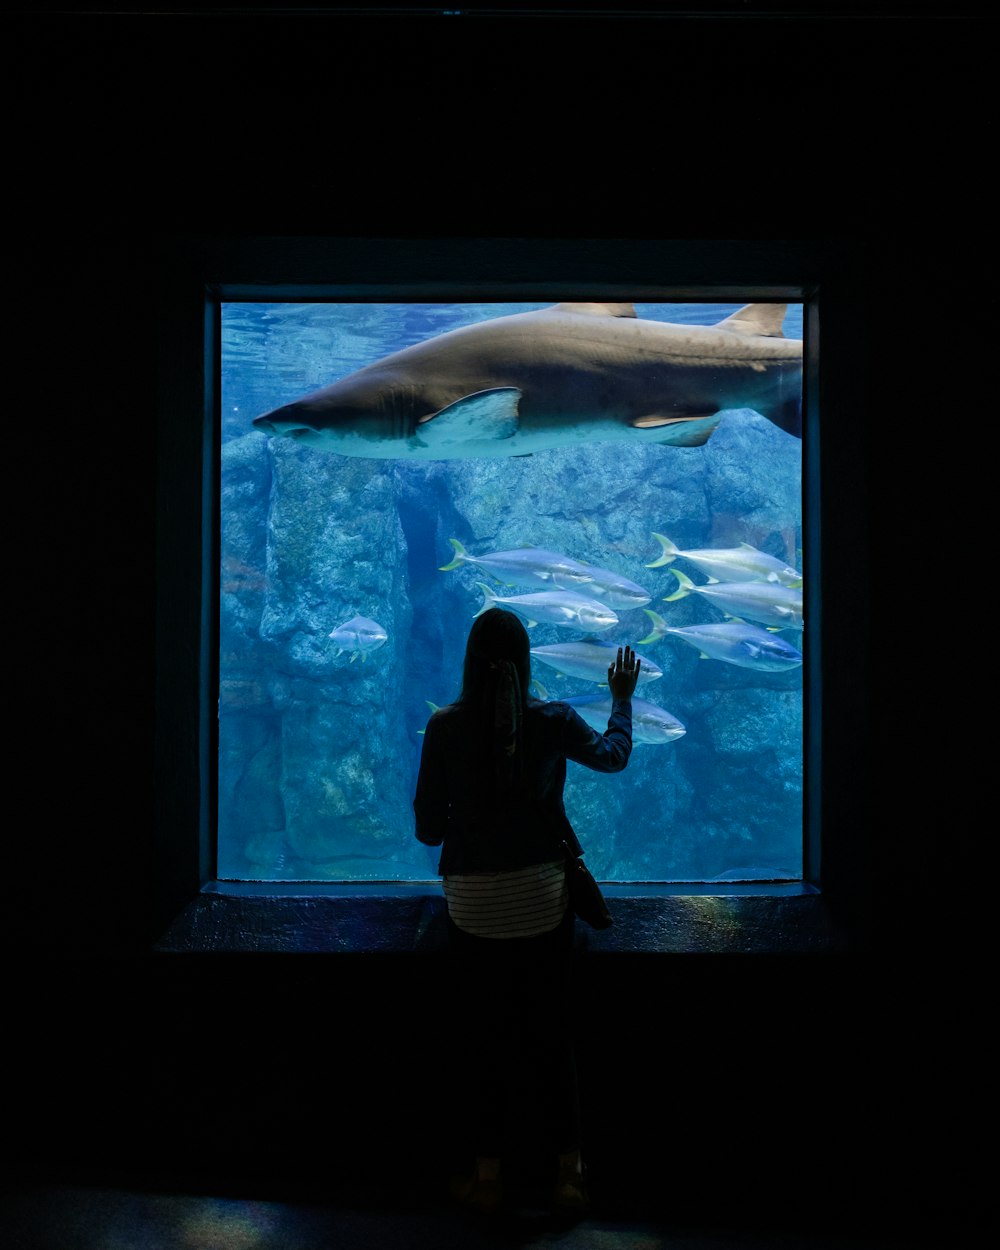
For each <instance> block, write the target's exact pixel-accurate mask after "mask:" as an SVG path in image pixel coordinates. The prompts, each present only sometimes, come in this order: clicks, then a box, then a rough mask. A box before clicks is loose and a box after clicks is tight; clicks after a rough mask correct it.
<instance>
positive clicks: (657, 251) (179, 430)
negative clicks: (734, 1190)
mask: <svg viewBox="0 0 1000 1250" xmlns="http://www.w3.org/2000/svg"><path fill="white" fill-rule="evenodd" d="M616 258H617V259H616ZM833 258H837V259H838V260H839V264H840V265H841V267H843V264H844V256H843V255H842V254H841V253H840V252H839V250H838V249H837V248H831V247H830V246H829V245H821V244H794V243H787V242H771V243H766V242H765V243H760V242H758V243H755V244H726V243H721V242H715V241H705V242H703V243H700V244H693V243H691V242H690V241H683V242H674V243H671V242H664V241H659V240H657V241H624V242H623V241H621V240H614V241H610V240H591V241H589V242H586V243H584V242H578V243H573V244H570V242H569V241H565V240H564V241H558V240H506V239H505V240H497V239H482V240H469V239H464V240H419V239H410V240H404V239H396V240H376V239H365V240H359V239H331V238H324V239H295V240H289V239H268V238H260V239H254V240H226V239H214V240H200V241H198V244H197V246H192V244H191V242H190V241H178V240H172V241H170V242H169V244H168V245H166V246H165V247H164V249H163V253H162V257H161V263H162V271H163V272H162V282H161V290H162V291H163V299H162V301H161V305H160V322H159V340H160V366H161V371H160V384H159V395H158V407H159V416H158V426H159V439H158V453H159V454H158V545H157V546H158V551H157V588H158V605H157V625H158V646H157V694H158V707H157V718H156V720H157V769H156V771H157V782H158V793H159V796H160V798H159V801H158V804H157V826H158V838H157V861H158V862H157V865H156V873H155V877H156V882H157V887H158V890H157V893H158V899H157V924H158V931H159V932H160V934H161V937H160V940H159V942H158V944H157V946H158V949H162V950H168V951H169V950H190V949H199V950H201V949H212V950H246V949H253V950H265V951H273V950H279V951H280V950H293V949H311V950H336V949H348V950H359V951H363V950H373V949H378V950H382V949H393V950H416V949H420V948H421V947H423V946H427V945H430V946H432V947H436V946H438V945H440V939H441V937H442V932H443V923H442V917H443V898H442V896H441V890H440V884H439V883H437V882H426V883H420V882H405V883H404V882H387V883H371V882H365V883H347V882H345V883H322V884H319V883H317V884H313V883H309V884H308V885H303V884H300V883H281V884H275V883H269V882H262V883H250V882H244V883H233V882H221V881H219V880H218V879H217V878H216V875H215V849H216V847H215V841H216V799H217V793H216V775H217V750H218V721H217V716H216V715H215V714H214V712H215V709H217V703H216V700H217V695H218V655H217V650H218V646H217V644H218V631H219V597H218V596H219V592H218V577H217V568H218V558H219V546H220V544H219V515H218V511H219V501H218V484H219V467H220V439H219V425H220V423H219V419H218V414H219V407H220V394H219V391H220V369H219V352H220V343H221V337H220V335H221V306H222V304H223V303H224V302H231V301H239V300H258V301H264V302H271V303H278V302H283V301H303V302H304V301H308V300H315V299H325V300H331V301H339V302H350V301H352V300H357V301H359V302H380V303H389V302H399V303H404V302H432V301H446V302H461V301H468V302H476V303H485V302H500V301H504V300H508V301H533V302H535V301H542V300H546V301H548V300H551V302H553V303H555V302H557V301H559V300H571V299H582V298H586V299H594V298H598V299H606V300H609V301H610V300H623V299H631V300H634V301H636V302H655V301H666V302H688V301H691V300H694V299H698V298H701V299H710V300H712V301H713V302H749V301H751V300H753V299H769V300H788V301H796V302H801V303H802V305H803V337H804V343H805V351H806V357H805V359H804V362H803V364H804V368H803V390H804V394H803V438H802V444H803V470H802V481H803V512H802V525H803V551H804V568H803V571H804V573H805V574H806V579H805V610H806V615H807V617H808V619H809V635H808V639H807V640H806V646H805V649H804V651H805V664H804V671H803V678H804V720H803V724H804V732H803V739H804V741H803V749H804V759H803V772H804V789H803V880H802V882H801V883H798V882H795V883H775V884H770V883H760V884H743V883H740V884H732V885H729V884H727V885H720V884H719V883H713V884H712V885H710V886H709V885H704V886H702V885H689V884H668V883H635V884H624V883H620V884H619V883H615V884H611V885H609V886H607V887H605V888H606V892H607V894H608V895H609V897H610V898H611V899H612V900H613V905H614V908H615V914H616V917H620V920H621V922H620V923H616V925H615V926H614V927H613V928H612V929H611V930H607V931H605V932H602V933H599V934H598V933H591V932H590V931H588V932H587V933H586V935H585V937H586V940H587V942H588V944H589V945H590V946H592V947H594V948H596V949H601V950H607V951H609V952H610V951H616V950H629V951H636V950H640V951H683V950H693V951H736V950H747V951H751V950H767V951H780V952H786V951H818V950H832V949H840V948H843V946H845V945H847V946H850V945H851V943H852V936H851V934H850V933H849V932H848V933H846V934H845V932H844V931H843V930H842V926H841V924H840V922H839V916H838V912H839V911H841V910H844V909H845V908H846V910H848V911H849V910H850V907H851V897H850V896H851V890H850V889H846V890H844V891H842V893H843V899H842V902H843V904H844V907H843V908H838V907H837V906H836V905H834V904H836V903H837V901H838V900H837V897H836V895H837V890H836V889H833V888H832V887H831V881H832V882H833V883H834V884H835V885H836V886H837V887H838V888H839V887H840V886H842V885H844V884H845V882H846V880H847V879H842V880H840V881H838V879H837V876H836V874H834V876H833V878H828V877H827V874H826V872H825V868H826V863H825V860H826V851H827V849H828V848H827V846H826V838H827V836H828V834H829V830H824V822H825V819H826V814H825V811H824V786H823V776H824V771H825V767H826V765H827V761H826V758H825V751H824V735H825V734H827V732H828V730H827V722H828V721H829V720H830V713H831V711H832V712H833V713H834V718H835V719H836V713H837V711H838V708H837V701H836V699H834V700H833V703H832V706H831V700H830V699H829V698H826V699H825V698H824V697H823V696H824V672H825V663H824V660H825V655H824V629H823V615H822V612H821V597H822V587H823V584H824V564H823V563H822V561H823V560H824V552H823V548H822V544H821V525H822V522H823V515H824V506H823V490H822V487H823V470H824V460H825V459H826V457H827V454H828V452H829V450H830V446H831V444H835V443H836V442H837V441H838V440H837V438H836V432H837V425H836V423H835V422H833V421H830V422H829V425H828V426H827V425H824V426H823V427H822V429H821V426H820V420H819V413H820V406H821V403H822V404H823V405H824V407H825V405H826V403H827V396H826V395H825V394H824V393H823V381H824V379H825V378H826V377H827V376H828V374H827V373H824V374H823V375H821V373H820V369H819V314H820V290H821V287H822V289H823V292H824V300H823V304H824V308H823V311H824V318H825V317H826V315H827V291H828V288H829V286H830V282H829V281H827V280H826V278H827V275H829V277H830V279H833V278H834V276H835V274H836V272H837V270H836V267H835V265H834V264H833V263H831V260H832V259H833ZM820 261H822V262H824V263H819V262H820ZM519 272H529V273H533V274H534V275H535V277H534V279H533V280H531V281H527V280H523V279H521V278H519V277H518V276H517V274H518V273H519ZM609 273H613V274H615V281H613V282H612V281H609V280H608V278H607V275H608V274H609ZM650 273H667V274H670V275H671V280H670V281H669V282H667V281H664V282H659V283H651V282H650V281H649V280H648V275H649V274H650ZM720 273H727V274H731V275H732V276H731V277H728V278H727V280H726V281H725V282H722V281H720V280H719V274H720ZM382 274H385V275H391V280H384V281H378V280H375V279H376V278H378V277H379V276H380V275H382ZM470 274H477V275H479V276H478V277H477V278H476V279H471V278H470V277H469V275H470ZM639 274H641V275H643V279H644V280H642V281H638V280H636V277H637V275H639ZM538 275H541V277H539V276H538ZM837 294H838V292H837V291H836V284H835V285H834V295H835V296H836V295H837ZM824 351H825V349H824ZM827 363H829V362H828V361H827V359H826V356H825V355H824V364H825V365H826V364H827ZM834 399H835V401H836V400H837V397H836V396H835V397H834ZM191 414H199V415H200V418H201V420H200V423H199V421H198V420H197V419H194V418H193V417H192V415H191ZM828 430H829V432H830V436H829V437H828ZM840 450H841V449H839V448H837V447H836V446H834V452H835V453H837V452H839V451H840ZM821 453H822V458H821ZM835 458H836V459H839V456H836V457H835ZM840 520H841V518H839V517H838V529H839V525H840ZM854 520H855V521H858V520H860V521H861V528H860V530H859V531H858V533H857V535H856V539H857V540H860V539H861V538H862V537H863V533H864V526H863V520H864V517H863V510H862V514H861V515H860V517H858V516H855V517H854ZM849 528H853V527H852V526H849ZM838 546H839V544H838ZM192 561H195V562H196V564H197V568H198V576H197V577H196V578H192V577H191V572H190V563H191V562H192ZM826 680H827V681H828V678H827V679H826ZM834 693H835V694H836V691H834ZM848 841H849V839H848ZM821 843H822V844H823V852H824V858H823V860H821V855H820V852H821ZM846 858H847V859H848V860H849V859H850V858H851V857H850V856H849V855H848V856H847V857H846ZM847 884H850V883H849V882H847ZM713 917H714V918H715V920H716V921H718V923H713ZM579 927H580V926H578V928H579ZM248 935H250V936H248ZM387 942H388V943H389V946H388V947H387V946H386V943H387Z"/></svg>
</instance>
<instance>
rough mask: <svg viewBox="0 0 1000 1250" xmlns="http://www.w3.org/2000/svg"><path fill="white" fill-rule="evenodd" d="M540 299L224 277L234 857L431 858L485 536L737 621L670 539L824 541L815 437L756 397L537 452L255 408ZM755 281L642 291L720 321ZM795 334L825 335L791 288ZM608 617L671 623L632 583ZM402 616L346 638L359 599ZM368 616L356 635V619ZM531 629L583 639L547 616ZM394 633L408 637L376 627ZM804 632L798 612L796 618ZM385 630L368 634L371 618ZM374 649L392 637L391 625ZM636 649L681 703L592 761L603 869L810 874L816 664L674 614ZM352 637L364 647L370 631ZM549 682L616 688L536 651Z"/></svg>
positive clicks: (579, 774)
mask: <svg viewBox="0 0 1000 1250" xmlns="http://www.w3.org/2000/svg"><path fill="white" fill-rule="evenodd" d="M542 307H545V305H544V304H527V303H525V304H483V305H447V304H424V305H385V304H245V303H238V304H226V305H224V307H223V318H222V379H221V382H222V385H221V439H222V473H221V483H220V500H221V506H220V528H221V569H220V640H219V648H220V652H219V654H220V690H219V772H218V782H219V785H218V791H219V809H218V822H219V836H218V873H219V876H220V877H222V878H235V879H244V878H249V879H263V880H286V881H292V880H310V881H331V880H427V879H430V878H433V877H434V876H435V869H436V862H437V854H438V852H437V851H434V850H431V849H429V848H426V847H423V846H421V845H420V844H419V843H417V842H416V840H415V838H414V837H413V819H412V809H411V806H410V804H411V800H412V795H413V787H414V783H415V779H416V772H417V767H418V765H419V759H420V745H421V742H422V738H421V731H422V729H423V728H424V725H425V724H426V721H427V717H428V715H429V713H430V708H431V706H433V705H440V704H444V703H447V702H449V701H450V700H451V699H453V698H454V697H455V696H456V695H457V693H458V687H459V683H460V672H461V659H462V654H463V651H464V644H465V638H466V635H467V633H468V628H469V625H470V623H471V621H472V619H473V616H474V614H475V613H476V612H477V611H478V610H479V609H480V607H481V606H482V604H483V595H482V593H481V591H480V590H479V588H478V586H477V582H486V583H489V584H491V585H492V586H493V588H494V592H495V593H497V594H500V595H501V596H506V595H519V594H525V593H529V592H528V590H527V589H526V588H524V587H517V588H509V587H508V588H503V587H501V586H500V585H499V584H498V583H496V582H495V581H494V580H493V579H491V578H490V577H488V576H484V575H483V573H482V571H481V570H477V569H476V568H474V567H471V566H469V567H460V568H457V569H453V570H451V571H448V572H442V571H441V566H442V565H445V564H448V563H449V562H451V560H452V558H453V556H454V554H455V553H454V548H453V546H452V545H451V543H450V541H449V540H450V539H457V540H458V541H460V542H461V543H462V545H463V546H464V548H465V549H466V550H467V551H468V552H470V553H472V554H474V555H486V554H488V553H490V552H495V551H502V550H510V549H514V548H517V547H521V546H531V547H540V548H546V549H549V550H552V551H556V552H559V553H562V554H565V555H568V556H571V557H573V558H574V559H576V560H580V561H583V562H586V563H588V564H594V565H598V566H600V567H601V568H604V569H608V570H611V571H613V572H615V573H618V574H620V575H622V576H624V577H626V578H628V579H630V580H631V581H633V582H636V583H638V584H639V585H640V586H642V587H643V588H644V589H645V590H646V591H647V592H648V593H649V595H650V596H651V602H650V603H649V604H648V605H646V606H647V607H648V608H649V609H650V610H653V611H655V612H656V613H657V614H658V615H659V616H660V617H661V618H662V619H663V620H664V621H665V622H666V623H667V624H668V625H670V626H679V627H684V626H691V625H696V624H703V623H707V622H723V621H724V620H725V616H724V614H723V612H722V611H721V610H720V609H719V608H718V607H717V606H716V605H715V604H714V603H713V602H712V601H710V600H708V599H707V598H706V597H705V596H702V595H698V594H697V593H691V594H689V595H688V596H686V597H685V598H682V599H680V600H675V601H672V602H669V603H665V602H663V600H664V598H665V596H668V595H671V594H673V592H674V591H675V590H676V589H677V587H678V581H677V579H676V578H675V577H674V576H673V575H672V573H671V568H677V569H678V570H679V571H683V572H684V573H685V574H687V576H688V577H690V578H691V580H692V581H693V582H695V583H696V584H701V585H703V584H705V583H706V582H707V580H708V579H707V577H706V576H705V575H704V574H703V573H701V572H699V570H698V569H697V567H696V566H695V565H694V564H692V563H690V562H688V561H686V560H684V559H678V560H677V561H676V563H675V564H674V565H668V566H662V567H658V568H652V569H651V568H648V567H646V566H647V565H649V564H650V563H652V562H653V561H654V560H656V559H657V558H658V557H659V555H660V552H661V546H660V544H659V542H658V541H657V539H656V538H654V537H653V534H654V532H656V533H660V534H663V535H666V536H667V537H668V538H669V539H670V540H672V542H673V543H674V544H675V545H676V546H677V547H678V548H680V549H681V550H682V551H691V550H694V549H698V548H730V547H735V546H737V545H738V544H739V543H741V542H746V543H749V544H751V545H752V546H754V547H756V548H758V549H759V550H761V551H763V552H766V553H768V554H770V555H772V556H776V557H779V558H780V559H781V560H783V561H785V562H786V563H788V564H789V565H792V566H793V567H795V568H797V569H801V568H802V550H801V547H802V527H801V443H800V442H799V441H798V440H797V439H795V438H793V437H791V436H790V435H788V434H785V433H783V432H782V431H781V430H779V429H777V428H776V427H775V426H774V425H772V424H771V423H770V422H768V421H767V420H765V419H764V418H763V417H762V416H760V415H759V414H757V413H755V412H753V411H752V410H751V409H734V410H731V411H728V412H726V413H725V414H724V415H723V417H722V420H721V422H720V424H719V427H718V429H717V430H716V432H715V433H714V435H713V436H712V438H711V439H710V440H709V442H708V443H707V444H705V445H704V446H702V447H696V448H678V447H659V446H655V445H644V446H641V447H632V446H631V445H626V444H623V443H608V444H602V443H595V444H591V445H587V446H584V447H582V448H578V449H576V448H575V449H556V450H551V451H545V452H539V453H536V454H535V455H533V456H527V457H518V458H490V459H488V460H487V459H483V460H468V459H467V460H448V461H430V462H428V461H424V462H420V463H416V464H414V463H409V462H403V461H401V460H376V459H359V458H354V457H347V456H340V455H337V454H333V453H329V452H324V451H319V450H314V449H310V448H308V447H305V446H300V445H295V444H293V443H292V442H290V441H288V440H284V439H269V438H268V437H266V436H265V435H263V434H261V433H258V432H257V431H254V430H253V428H252V425H251V422H252V420H253V418H254V417H255V416H258V415H260V414H262V413H264V412H267V411H269V410H271V409H273V408H275V407H278V406H280V405H281V404H285V403H289V402H291V401H292V400H295V399H298V398H300V397H301V396H303V395H304V394H306V393H308V392H309V391H312V390H315V389H317V388H319V387H321V386H325V385H327V384H329V383H330V382H332V381H335V380H336V379H338V378H340V377H343V376H345V375H346V374H348V373H350V372H351V371H353V370H354V369H357V368H360V367H361V366H363V365H366V364H370V363H372V362H373V361H374V360H377V359H379V358H380V357H382V356H384V355H386V354H387V353H389V352H391V351H396V350H398V349H399V348H401V347H404V346H408V345H409V344H411V343H416V342H420V341H422V340H424V339H426V338H428V337H431V336H432V335H436V334H439V333H442V332H444V331H445V330H448V329H452V328H454V327H456V326H459V325H463V324H468V323H470V322H472V321H479V320H485V319H488V318H491V317H495V316H500V315H504V314H506V313H511V312H526V311H529V310H531V309H535V308H542ZM737 307H738V305H736V304H726V305H721V304H636V312H637V315H638V316H639V317H642V318H649V319H658V320H662V321H670V322H690V323H696V324H702V325H711V324H714V323H715V322H717V321H719V320H720V319H721V318H722V317H724V316H727V315H728V314H729V313H731V312H734V311H735V310H736V308H737ZM784 332H785V335H786V336H787V337H789V338H799V337H801V336H802V310H801V306H799V305H790V306H789V309H788V313H787V316H786V319H785V323H784ZM616 612H617V614H618V616H619V621H620V623H619V625H618V626H617V627H615V628H614V629H612V630H610V631H608V632H607V633H602V634H601V639H602V640H603V641H607V642H611V643H615V644H617V643H619V642H629V643H631V644H632V645H637V644H639V643H640V640H641V639H644V638H646V637H647V636H649V635H650V632H651V618H650V617H649V616H648V615H647V614H646V613H645V612H644V611H643V610H642V609H641V608H633V609H624V610H623V609H620V608H619V609H616ZM359 617H360V618H364V620H365V621H368V622H373V623H374V624H375V625H376V626H378V627H380V630H379V633H378V634H376V635H371V634H370V633H369V634H368V635H364V634H362V636H361V641H360V642H358V643H357V645H356V646H354V645H345V640H344V637H343V636H341V637H339V638H331V637H330V634H331V632H332V631H334V630H335V629H338V627H342V626H345V625H348V626H350V623H351V622H353V621H354V619H355V618H359ZM347 633H348V636H349V637H354V635H353V634H352V629H351V628H349V629H348V631H347ZM530 633H531V636H532V645H533V646H545V645H550V644H553V643H558V642H565V641H568V640H570V639H582V638H583V637H584V636H585V635H584V632H583V631H579V630H577V631H573V630H568V629H567V628H566V627H563V626H556V625H550V624H545V623H540V624H538V625H537V626H535V627H533V628H532V629H531V631H530ZM381 634H384V635H385V641H384V642H383V641H381V640H380V637H381ZM779 636H780V637H782V638H785V639H786V640H787V641H789V642H790V643H792V644H793V645H794V646H796V647H799V648H800V647H801V645H802V637H803V635H802V632H800V631H798V630H789V631H782V633H781V634H780V635H779ZM373 643H374V644H376V645H374V646H373V645H372V644H373ZM369 648H370V649H369ZM638 649H639V651H640V652H641V653H643V654H648V656H649V658H650V659H652V660H654V661H655V663H656V664H657V665H658V666H659V667H660V668H661V669H662V670H663V677H662V678H660V679H658V680H656V681H654V682H651V683H649V684H648V685H644V686H642V687H641V688H640V689H639V691H638V692H637V694H638V695H639V696H640V697H641V698H642V699H643V700H644V701H645V702H648V703H650V704H651V705H653V707H654V709H655V708H659V709H662V710H663V711H664V712H666V713H669V715H670V717H672V718H675V719H676V720H678V721H680V722H681V724H682V725H683V727H684V729H685V733H684V734H683V735H682V736H681V737H679V738H676V739H675V740H671V741H662V742H641V743H639V742H637V745H636V746H635V749H634V751H633V754H632V759H631V761H630V763H629V766H628V768H627V769H626V771H625V772H624V773H621V774H618V775H616V776H613V777H607V776H602V775H598V774H593V773H589V772H588V771H587V770H586V769H583V768H580V767H578V766H576V765H573V764H570V765H569V780H568V782H567V787H566V806H567V811H568V812H569V815H570V819H571V820H572V821H573V823H574V827H575V828H576V830H577V832H578V834H579V836H580V839H581V841H582V843H583V845H584V848H585V850H586V854H587V861H588V863H589V864H590V866H591V868H592V870H593V871H594V872H595V873H596V874H597V875H598V876H599V877H601V878H602V879H605V880H619V881H635V880H645V881H650V880H651V881H711V880H714V879H718V878H722V879H734V878H739V879H762V878H763V879H773V878H781V879H792V880H794V879H798V878H800V877H801V874H802V845H801V844H802V673H803V670H802V668H801V667H797V668H792V669H790V670H788V671H781V672H771V671H758V670H754V669H750V668H746V667H742V666H737V665H734V664H730V663H726V662H723V661H721V660H718V659H700V658H699V655H698V652H697V650H696V649H695V648H693V647H691V646H688V645H686V644H685V643H683V642H682V641H680V640H679V639H678V638H676V637H672V636H670V635H664V636H661V637H659V638H658V639H657V640H655V641H653V642H651V643H648V644H643V645H639V646H638ZM352 657H353V658H352ZM533 675H534V677H535V679H536V681H537V682H538V683H540V686H539V690H538V692H539V693H541V694H543V696H547V697H550V698H552V697H569V696H578V695H590V694H595V693H598V692H599V688H598V687H597V686H596V685H595V683H594V682H593V681H590V680H588V679H586V678H583V677H574V676H566V675H561V674H559V673H558V672H556V671H555V670H554V669H553V668H551V667H549V666H547V665H545V664H542V663H538V662H536V663H535V664H534V665H533Z"/></svg>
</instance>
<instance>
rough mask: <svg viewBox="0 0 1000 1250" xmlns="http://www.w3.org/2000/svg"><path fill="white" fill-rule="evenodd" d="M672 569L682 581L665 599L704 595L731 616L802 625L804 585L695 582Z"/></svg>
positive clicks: (778, 626)
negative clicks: (699, 583)
mask: <svg viewBox="0 0 1000 1250" xmlns="http://www.w3.org/2000/svg"><path fill="white" fill-rule="evenodd" d="M671 572H672V573H673V575H674V577H676V578H677V581H678V582H679V583H680V585H679V586H678V588H677V590H675V591H674V593H673V594H672V595H664V597H663V602H664V603H674V602H676V601H677V600H678V599H685V598H686V597H687V596H688V595H692V594H694V595H702V596H703V597H704V598H705V599H708V600H709V601H710V602H712V603H714V604H715V605H716V606H717V607H718V608H720V609H721V610H722V611H723V612H725V613H726V614H727V615H728V616H736V617H740V618H749V619H750V620H751V621H757V622H758V623H759V624H763V625H773V626H774V627H775V628H776V629H801V628H802V590H801V587H795V586H782V585H780V583H778V582H709V583H708V584H707V585H705V586H696V585H695V584H694V582H693V581H692V580H691V579H690V577H688V576H687V574H685V573H679V572H678V571H677V570H676V569H671Z"/></svg>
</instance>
